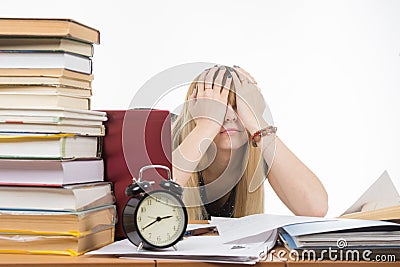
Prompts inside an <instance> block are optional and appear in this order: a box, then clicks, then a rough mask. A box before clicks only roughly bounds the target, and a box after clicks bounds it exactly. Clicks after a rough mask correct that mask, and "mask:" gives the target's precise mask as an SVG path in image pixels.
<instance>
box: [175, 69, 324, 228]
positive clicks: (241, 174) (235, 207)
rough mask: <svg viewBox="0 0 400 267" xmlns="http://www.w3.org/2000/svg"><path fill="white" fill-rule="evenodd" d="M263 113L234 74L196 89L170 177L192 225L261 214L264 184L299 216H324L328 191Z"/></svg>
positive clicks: (214, 77)
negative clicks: (180, 193) (179, 188)
mask: <svg viewBox="0 0 400 267" xmlns="http://www.w3.org/2000/svg"><path fill="white" fill-rule="evenodd" d="M265 108H266V106H265V101H264V98H263V96H262V94H261V91H260V89H259V88H258V87H257V84H256V82H255V80H254V79H253V78H252V77H251V76H250V74H249V73H247V72H246V71H245V70H243V69H242V68H239V67H237V66H234V67H233V68H230V67H226V66H214V67H213V68H210V69H207V70H205V71H203V72H202V73H201V74H200V75H199V76H198V77H197V78H196V79H195V80H194V81H193V82H192V84H191V85H190V87H189V90H188V92H187V96H186V102H185V104H184V107H183V110H182V112H181V114H180V115H179V116H178V118H177V120H176V121H175V123H174V126H173V149H174V151H173V165H174V166H173V177H174V178H175V179H176V181H177V182H178V183H179V184H180V185H182V186H184V188H185V190H184V200H185V204H186V205H187V206H188V213H189V219H191V220H196V219H207V218H209V217H210V216H222V217H241V216H245V215H250V214H255V213H263V212H264V187H263V182H264V179H265V177H267V178H268V181H269V183H270V184H271V186H272V188H273V189H274V191H275V192H276V194H277V195H278V196H279V198H280V199H281V200H282V201H283V203H285V205H286V206H287V207H288V208H289V209H290V210H291V211H292V212H293V213H294V214H296V215H305V216H325V214H326V212H327V209H328V197H327V193H326V191H325V189H324V187H323V185H322V184H321V182H320V181H319V179H318V178H317V177H316V176H315V175H314V174H313V173H312V171H311V170H309V169H308V168H307V167H306V166H305V165H304V164H303V163H302V162H301V161H300V160H299V159H298V158H297V157H296V156H295V155H294V154H293V153H292V152H291V151H290V150H289V149H288V148H287V147H286V146H285V144H284V143H283V142H282V141H281V140H280V139H279V137H278V136H276V134H275V132H276V128H275V127H274V126H272V125H268V124H267V122H266V121H265V120H264V119H263V116H262V115H263V112H264V110H265Z"/></svg>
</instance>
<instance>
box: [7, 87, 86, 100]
mask: <svg viewBox="0 0 400 267" xmlns="http://www.w3.org/2000/svg"><path fill="white" fill-rule="evenodd" d="M0 94H29V95H33V94H39V95H46V94H47V95H68V96H72V97H81V98H89V97H91V96H92V90H91V89H83V88H77V87H67V86H60V85H0Z"/></svg>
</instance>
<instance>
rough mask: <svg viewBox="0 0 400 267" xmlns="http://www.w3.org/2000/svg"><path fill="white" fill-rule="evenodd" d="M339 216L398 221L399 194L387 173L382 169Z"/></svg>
mask: <svg viewBox="0 0 400 267" xmlns="http://www.w3.org/2000/svg"><path fill="white" fill-rule="evenodd" d="M340 217H341V218H349V219H366V220H391V221H400V195H399V192H398V191H397V189H396V187H395V185H394V184H393V181H392V180H391V178H390V176H389V173H388V172H387V171H384V172H383V173H382V174H381V176H380V177H379V178H378V179H377V180H376V181H375V182H374V183H373V184H372V185H370V186H369V188H368V189H367V190H366V191H365V192H364V193H363V194H362V195H361V196H360V197H359V198H358V199H357V201H356V202H355V203H354V204H353V205H351V207H349V208H348V209H347V210H346V211H345V212H344V213H343V214H342V215H341V216H340Z"/></svg>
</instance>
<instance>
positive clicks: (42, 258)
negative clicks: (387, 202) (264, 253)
mask: <svg viewBox="0 0 400 267" xmlns="http://www.w3.org/2000/svg"><path fill="white" fill-rule="evenodd" d="M320 265H323V266H324V267H347V266H348V267H372V266H376V265H377V262H345V261H301V262H300V261H299V262H291V261H278V260H275V261H264V262H259V263H257V264H256V265H240V264H235V265H229V264H217V263H207V262H192V261H174V260H157V261H156V260H138V259H133V260H130V259H119V258H115V257H108V256H78V257H71V256H57V255H19V254H0V266H10V267H26V266H44V267H53V266H54V267H72V266H79V267H84V266H96V267H110V266H125V267H128V266H131V267H176V266H183V267H192V266H195V267H227V266H235V267H242V266H243V267H244V266H246V267H249V266H254V267H317V266H320ZM379 266H384V267H395V266H396V267H398V266H400V262H384V263H379Z"/></svg>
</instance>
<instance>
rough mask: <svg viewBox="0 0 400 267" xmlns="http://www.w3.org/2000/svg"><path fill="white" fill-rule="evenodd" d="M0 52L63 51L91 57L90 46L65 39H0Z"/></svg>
mask: <svg viewBox="0 0 400 267" xmlns="http://www.w3.org/2000/svg"><path fill="white" fill-rule="evenodd" d="M0 51H2V52H13V51H38V52H41V51H52V52H60V51H63V52H69V53H73V54H78V55H82V56H86V57H93V45H92V44H90V43H85V42H79V41H75V40H71V39H67V38H32V37H31V38H24V37H20V38H15V37H8V38H4V37H0Z"/></svg>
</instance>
